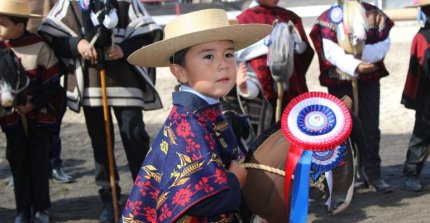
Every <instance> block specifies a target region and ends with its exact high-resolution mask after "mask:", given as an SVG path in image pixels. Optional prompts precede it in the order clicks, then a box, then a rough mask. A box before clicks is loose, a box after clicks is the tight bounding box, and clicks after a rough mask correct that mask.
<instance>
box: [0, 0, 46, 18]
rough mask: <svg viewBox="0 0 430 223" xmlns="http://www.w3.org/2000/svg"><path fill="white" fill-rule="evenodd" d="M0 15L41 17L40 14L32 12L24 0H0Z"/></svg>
mask: <svg viewBox="0 0 430 223" xmlns="http://www.w3.org/2000/svg"><path fill="white" fill-rule="evenodd" d="M0 15H8V16H18V17H29V18H42V15H36V14H32V13H31V12H30V7H29V4H28V1H26V0H0Z"/></svg>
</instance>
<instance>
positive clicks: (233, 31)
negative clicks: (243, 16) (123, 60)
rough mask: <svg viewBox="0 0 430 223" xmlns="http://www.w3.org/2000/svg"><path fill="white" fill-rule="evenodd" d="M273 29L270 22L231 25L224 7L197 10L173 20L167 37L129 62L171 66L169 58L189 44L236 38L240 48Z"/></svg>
mask: <svg viewBox="0 0 430 223" xmlns="http://www.w3.org/2000/svg"><path fill="white" fill-rule="evenodd" d="M271 30H272V27H271V26H270V25H264V24H243V25H230V24H229V19H228V18H227V13H226V12H225V11H224V10H221V9H206V10H200V11H195V12H191V13H187V14H184V15H181V16H179V17H177V18H176V19H174V20H172V21H171V22H169V23H168V24H167V25H166V27H165V28H164V34H165V37H164V39H163V40H161V41H159V42H155V43H153V44H150V45H148V46H144V47H142V48H141V49H139V50H137V51H136V52H134V53H133V54H131V55H130V56H129V57H128V61H129V62H130V63H131V64H135V65H140V66H145V67H167V66H169V65H170V62H169V58H170V57H171V56H172V55H173V54H174V53H176V52H178V51H180V50H182V49H185V48H187V47H190V46H194V45H197V44H202V43H207V42H212V41H218V40H232V41H233V44H234V48H235V50H240V49H242V48H245V47H247V46H249V45H251V44H253V43H255V42H257V41H258V40H260V39H262V38H263V37H265V36H267V35H268V34H269V33H270V31H271Z"/></svg>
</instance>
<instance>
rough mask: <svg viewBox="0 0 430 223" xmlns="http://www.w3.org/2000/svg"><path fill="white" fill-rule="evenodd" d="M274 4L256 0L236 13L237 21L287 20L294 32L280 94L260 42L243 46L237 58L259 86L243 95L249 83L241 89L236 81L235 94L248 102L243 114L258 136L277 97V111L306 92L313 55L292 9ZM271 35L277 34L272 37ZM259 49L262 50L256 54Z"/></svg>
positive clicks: (271, 115) (267, 124)
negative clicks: (288, 70)
mask: <svg viewBox="0 0 430 223" xmlns="http://www.w3.org/2000/svg"><path fill="white" fill-rule="evenodd" d="M278 3H279V0H256V1H253V2H252V3H251V5H250V6H252V7H250V8H249V9H246V10H244V11H243V12H242V13H241V14H240V15H238V16H237V20H238V22H239V24H248V23H261V24H269V25H272V24H273V23H274V22H275V21H278V22H284V23H289V22H290V23H292V24H293V25H294V27H295V31H294V34H292V36H295V37H294V56H293V62H292V63H293V64H294V65H293V71H292V74H291V78H290V79H289V80H288V83H284V84H283V85H284V86H285V85H287V86H288V89H287V88H285V90H284V94H283V95H278V93H277V87H276V86H277V82H276V80H275V79H274V78H273V76H272V75H273V74H272V72H271V70H270V67H269V66H268V65H267V51H268V50H267V47H266V46H264V44H261V45H263V46H261V45H260V46H258V47H257V46H255V45H254V46H253V49H252V50H249V49H247V50H245V52H242V53H241V54H240V57H241V59H243V60H245V62H246V67H247V71H248V72H250V73H255V76H256V79H257V81H258V84H259V85H260V86H258V87H254V89H259V88H261V92H260V93H261V94H258V92H257V93H256V94H255V95H256V97H247V96H245V95H244V93H245V94H250V92H251V91H250V86H247V87H246V88H247V89H246V90H243V87H241V85H240V84H238V86H239V90H240V91H239V93H240V94H241V96H244V100H243V101H245V104H248V105H249V106H248V108H245V110H246V113H248V114H249V115H250V119H251V122H252V124H253V127H254V128H255V131H256V135H260V134H261V133H262V131H263V130H265V129H267V128H268V127H270V126H271V125H273V124H274V123H275V121H276V110H277V109H276V107H277V99H278V98H280V97H281V98H282V106H281V110H283V108H285V106H286V105H287V104H288V102H290V101H291V99H293V98H294V97H296V96H298V95H300V94H302V93H305V92H307V91H308V87H307V85H306V76H305V75H306V72H307V70H308V68H309V66H310V64H311V62H312V58H313V56H314V51H313V49H312V48H311V47H310V43H309V41H308V39H307V37H306V33H305V29H304V27H303V24H302V20H301V18H300V17H299V16H298V15H296V14H295V13H294V12H292V11H290V10H287V9H285V8H282V7H279V6H278ZM273 38H277V37H276V36H274V37H273ZM285 41H287V40H285ZM262 51H263V52H265V53H259V52H262ZM241 66H244V65H241ZM241 69H243V67H241ZM242 73H243V72H242ZM275 75H276V74H275ZM278 75H279V74H278ZM245 76H248V75H245ZM250 79H253V78H250ZM254 82H255V81H254ZM251 83H252V81H251ZM246 85H250V83H249V82H248V83H247V84H246ZM251 94H252V93H251ZM257 95H258V97H257ZM248 96H249V95H248ZM267 102H269V103H267ZM245 107H246V106H245ZM257 107H259V109H257Z"/></svg>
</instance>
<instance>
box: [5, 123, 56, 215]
mask: <svg viewBox="0 0 430 223" xmlns="http://www.w3.org/2000/svg"><path fill="white" fill-rule="evenodd" d="M28 132H29V135H28V136H26V135H25V132H24V129H23V127H22V125H17V126H16V127H12V128H9V129H7V130H6V131H5V134H6V139H7V146H6V158H7V160H8V162H9V165H10V168H11V171H12V176H13V180H14V187H15V189H14V192H15V201H16V207H17V210H18V211H25V210H29V209H30V207H33V208H34V211H43V210H46V209H48V208H49V207H50V206H51V202H50V198H49V179H48V177H49V171H48V169H49V167H48V165H49V164H48V163H49V161H48V152H49V151H48V150H49V136H50V135H49V131H48V130H47V129H46V128H44V127H40V126H38V125H37V123H35V122H33V121H31V120H28Z"/></svg>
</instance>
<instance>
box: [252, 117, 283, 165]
mask: <svg viewBox="0 0 430 223" xmlns="http://www.w3.org/2000/svg"><path fill="white" fill-rule="evenodd" d="M279 129H281V123H280V122H276V123H275V124H273V125H272V126H270V128H268V129H265V130H263V132H261V134H260V135H259V136H257V138H255V139H254V140H253V141H252V142H251V143H250V144H249V147H248V153H247V154H246V157H245V162H249V160H250V159H251V157H252V155H253V154H254V151H255V150H257V148H258V147H259V146H260V145H261V144H263V142H264V141H266V139H267V138H269V137H270V136H271V135H272V134H273V133H275V132H277V131H278V130H279Z"/></svg>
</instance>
